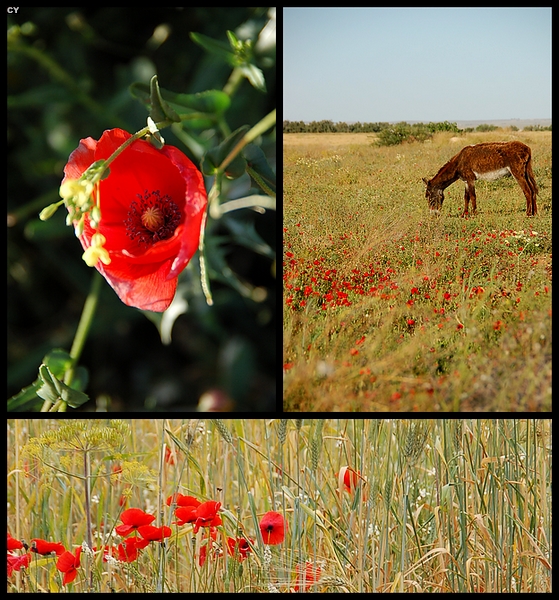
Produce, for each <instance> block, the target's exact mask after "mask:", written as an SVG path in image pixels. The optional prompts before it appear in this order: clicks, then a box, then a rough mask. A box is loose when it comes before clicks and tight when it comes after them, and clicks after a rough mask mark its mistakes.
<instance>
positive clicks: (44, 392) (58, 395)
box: [37, 365, 89, 408]
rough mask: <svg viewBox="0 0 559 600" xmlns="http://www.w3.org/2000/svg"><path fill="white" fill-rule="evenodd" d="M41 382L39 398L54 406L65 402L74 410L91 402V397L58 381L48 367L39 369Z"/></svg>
mask: <svg viewBox="0 0 559 600" xmlns="http://www.w3.org/2000/svg"><path fill="white" fill-rule="evenodd" d="M39 380H40V381H41V385H40V387H39V389H38V390H37V396H39V397H40V398H42V399H43V400H48V401H49V402H52V403H53V404H54V403H55V402H58V401H59V400H63V401H64V402H66V403H67V404H68V406H71V407H72V408H77V407H78V406H81V405H82V404H85V403H86V402H87V401H88V400H89V397H88V396H87V395H86V394H84V393H83V392H78V391H77V390H73V389H72V388H70V387H68V386H67V385H66V384H65V383H63V382H62V381H60V380H58V379H57V378H56V377H55V376H54V374H53V373H52V371H51V370H50V369H49V368H48V367H47V366H46V365H41V366H40V367H39Z"/></svg>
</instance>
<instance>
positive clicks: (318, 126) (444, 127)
mask: <svg viewBox="0 0 559 600" xmlns="http://www.w3.org/2000/svg"><path fill="white" fill-rule="evenodd" d="M403 127H416V128H425V129H428V130H430V131H455V132H459V131H461V130H460V129H458V127H457V125H456V123H449V122H448V121H444V122H443V123H427V124H424V123H416V124H414V125H409V124H408V123H406V122H404V121H402V122H401V123H397V124H394V123H359V122H357V123H349V124H348V123H344V122H339V123H334V122H333V121H329V120H324V121H311V122H310V123H305V122H304V121H284V122H283V133H380V132H382V131H386V130H390V129H394V128H400V129H402V128H403Z"/></svg>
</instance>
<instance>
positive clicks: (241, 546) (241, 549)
mask: <svg viewBox="0 0 559 600" xmlns="http://www.w3.org/2000/svg"><path fill="white" fill-rule="evenodd" d="M250 542H251V544H254V540H252V539H251V540H250ZM227 547H228V550H229V554H230V555H231V556H234V557H236V559H237V560H238V561H239V562H243V560H244V559H245V558H246V557H247V556H248V553H249V552H250V551H251V547H250V544H249V543H248V541H247V540H246V539H245V538H244V537H239V538H232V537H228V538H227Z"/></svg>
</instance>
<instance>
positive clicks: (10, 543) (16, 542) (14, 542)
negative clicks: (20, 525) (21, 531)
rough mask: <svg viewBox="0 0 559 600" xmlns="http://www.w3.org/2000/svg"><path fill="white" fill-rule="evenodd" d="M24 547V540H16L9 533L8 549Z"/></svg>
mask: <svg viewBox="0 0 559 600" xmlns="http://www.w3.org/2000/svg"><path fill="white" fill-rule="evenodd" d="M22 548H23V542H20V541H19V540H16V539H15V538H13V537H12V536H11V535H10V534H9V533H8V550H21V549H22Z"/></svg>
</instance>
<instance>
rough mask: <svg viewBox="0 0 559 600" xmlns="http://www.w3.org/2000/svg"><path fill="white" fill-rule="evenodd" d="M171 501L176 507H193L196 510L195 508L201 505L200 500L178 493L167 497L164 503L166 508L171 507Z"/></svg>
mask: <svg viewBox="0 0 559 600" xmlns="http://www.w3.org/2000/svg"><path fill="white" fill-rule="evenodd" d="M173 500H174V501H175V504H176V505H177V506H194V507H195V508H196V507H197V506H200V504H202V503H201V502H200V500H197V499H196V498H195V497H194V496H184V495H183V494H181V493H180V492H177V493H176V494H173V495H172V496H169V497H168V498H167V500H166V501H165V503H166V504H167V506H171V504H172V503H173Z"/></svg>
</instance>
